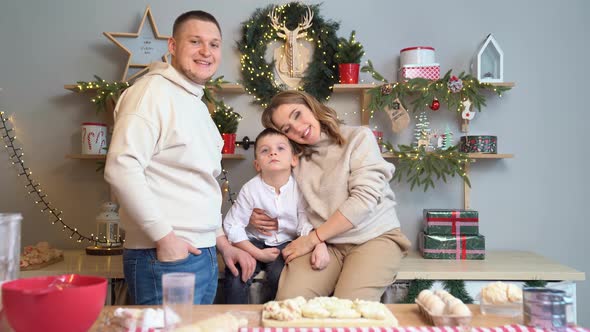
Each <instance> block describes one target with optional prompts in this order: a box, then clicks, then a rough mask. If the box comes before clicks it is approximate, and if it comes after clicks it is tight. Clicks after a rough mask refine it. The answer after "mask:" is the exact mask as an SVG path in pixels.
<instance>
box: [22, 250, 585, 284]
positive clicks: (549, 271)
mask: <svg viewBox="0 0 590 332" xmlns="http://www.w3.org/2000/svg"><path fill="white" fill-rule="evenodd" d="M222 271H223V270H222ZM67 273H78V274H86V275H94V276H100V277H105V278H123V277H124V276H123V260H122V256H121V255H116V256H91V255H87V254H86V253H85V251H84V250H82V249H80V250H64V260H63V261H61V262H57V263H55V264H52V265H49V266H46V267H44V268H41V269H39V270H33V271H22V272H20V277H21V278H27V277H35V276H47V275H56V274H67ZM220 275H221V274H220ZM397 279H398V280H414V279H428V280H547V281H558V280H585V279H586V274H585V273H584V272H580V271H577V270H575V269H573V268H570V267H568V266H565V265H562V264H559V263H557V262H554V261H552V260H550V259H547V258H545V257H543V256H540V255H537V254H535V253H532V252H526V251H499V250H493V251H492V250H488V251H487V252H486V259H485V260H442V259H424V258H422V256H420V253H418V252H415V251H412V252H410V253H409V254H408V256H407V257H406V258H404V259H403V260H402V262H401V266H400V269H399V272H398V275H397Z"/></svg>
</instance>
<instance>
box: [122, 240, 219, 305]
mask: <svg viewBox="0 0 590 332" xmlns="http://www.w3.org/2000/svg"><path fill="white" fill-rule="evenodd" d="M199 249H200V250H201V254H200V255H198V256H197V255H193V254H191V253H189V256H188V257H187V258H185V259H181V260H179V261H174V262H160V261H158V259H157V258H156V257H157V256H156V249H125V250H124V251H123V272H124V273H125V281H126V282H127V286H128V291H129V296H130V297H131V301H132V302H133V304H136V305H161V304H162V275H163V274H165V273H170V272H192V273H194V274H195V276H196V278H195V298H194V303H195V304H211V303H213V300H214V299H215V292H216V291H217V270H218V267H217V252H216V250H215V247H209V248H199Z"/></svg>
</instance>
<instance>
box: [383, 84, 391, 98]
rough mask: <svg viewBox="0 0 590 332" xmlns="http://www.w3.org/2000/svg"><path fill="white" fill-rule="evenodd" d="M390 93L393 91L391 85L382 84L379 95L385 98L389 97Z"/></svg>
mask: <svg viewBox="0 0 590 332" xmlns="http://www.w3.org/2000/svg"><path fill="white" fill-rule="evenodd" d="M391 91H393V87H392V86H391V84H383V85H382V86H381V94H382V95H384V96H386V95H389V94H390V93H391Z"/></svg>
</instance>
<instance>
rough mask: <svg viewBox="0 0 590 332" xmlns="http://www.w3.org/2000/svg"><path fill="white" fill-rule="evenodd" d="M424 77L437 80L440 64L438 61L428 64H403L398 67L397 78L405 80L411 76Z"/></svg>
mask: <svg viewBox="0 0 590 332" xmlns="http://www.w3.org/2000/svg"><path fill="white" fill-rule="evenodd" d="M417 77H421V78H425V79H429V80H438V79H439V78H440V66H439V64H438V63H431V64H428V65H417V64H411V65H403V66H401V68H400V69H399V80H400V81H407V80H409V79H411V78H417Z"/></svg>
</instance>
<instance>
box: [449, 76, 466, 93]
mask: <svg viewBox="0 0 590 332" xmlns="http://www.w3.org/2000/svg"><path fill="white" fill-rule="evenodd" d="M447 87H448V88H449V90H450V91H451V92H452V93H457V92H460V91H461V90H462V89H463V81H462V80H461V79H460V78H458V77H457V76H455V75H453V76H451V78H450V79H449V81H448V82H447Z"/></svg>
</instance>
